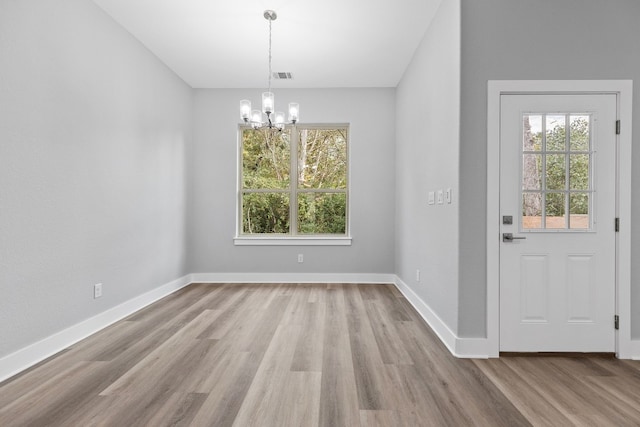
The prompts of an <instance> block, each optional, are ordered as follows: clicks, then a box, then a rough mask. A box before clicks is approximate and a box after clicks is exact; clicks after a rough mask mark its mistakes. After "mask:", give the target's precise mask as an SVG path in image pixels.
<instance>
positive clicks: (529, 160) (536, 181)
mask: <svg viewBox="0 0 640 427" xmlns="http://www.w3.org/2000/svg"><path fill="white" fill-rule="evenodd" d="M541 188H542V155H541V154H524V155H523V156H522V189H523V190H540V189H541Z"/></svg>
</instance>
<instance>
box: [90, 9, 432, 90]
mask: <svg viewBox="0 0 640 427" xmlns="http://www.w3.org/2000/svg"><path fill="white" fill-rule="evenodd" d="M440 1H441V0H322V1H319V0H225V1H222V0H94V2H95V3H96V4H98V6H100V7H101V8H102V9H104V10H105V11H106V12H107V13H108V14H110V15H111V16H112V17H113V18H114V19H115V20H116V21H117V22H118V23H120V25H122V26H123V27H124V28H125V29H127V30H128V31H129V32H130V33H131V34H133V35H134V36H135V37H136V38H137V39H139V40H140V41H141V42H142V43H143V44H144V45H145V46H146V47H147V48H148V49H149V50H151V51H152V52H153V53H154V54H155V55H156V56H158V58H160V59H161V60H162V61H163V62H164V63H165V64H167V65H168V66H169V67H170V68H171V69H172V70H174V71H175V72H176V73H177V74H178V75H179V76H180V77H182V79H184V80H185V81H186V82H187V83H188V84H189V85H191V86H192V87H194V88H256V87H265V86H266V85H267V77H268V35H269V23H268V21H267V20H266V19H265V18H264V17H263V12H264V11H265V10H266V9H273V10H275V11H276V13H277V14H278V19H276V20H275V21H273V24H272V25H273V42H272V45H273V49H272V50H273V60H272V63H273V71H288V72H291V73H292V74H293V77H294V78H293V80H288V81H276V82H275V83H274V85H273V86H274V87H278V88H285V87H291V88H301V87H302V88H318V87H395V86H396V85H397V84H398V82H399V81H400V79H401V77H402V74H403V73H404V70H405V69H406V67H407V65H408V64H409V62H410V60H411V57H412V56H413V53H414V51H415V49H416V47H417V46H418V43H419V42H420V40H421V39H422V36H423V35H424V32H425V30H426V29H427V27H428V26H429V23H430V22H431V18H432V17H433V15H434V13H435V11H436V9H437V8H438V6H439V4H440Z"/></svg>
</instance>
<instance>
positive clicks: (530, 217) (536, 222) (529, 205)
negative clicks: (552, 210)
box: [522, 193, 542, 230]
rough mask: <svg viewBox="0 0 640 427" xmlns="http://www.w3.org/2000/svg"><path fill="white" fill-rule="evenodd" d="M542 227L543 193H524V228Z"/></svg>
mask: <svg viewBox="0 0 640 427" xmlns="http://www.w3.org/2000/svg"><path fill="white" fill-rule="evenodd" d="M541 227H542V194H541V193H524V194H523V195H522V228H523V229H525V230H526V229H532V228H541Z"/></svg>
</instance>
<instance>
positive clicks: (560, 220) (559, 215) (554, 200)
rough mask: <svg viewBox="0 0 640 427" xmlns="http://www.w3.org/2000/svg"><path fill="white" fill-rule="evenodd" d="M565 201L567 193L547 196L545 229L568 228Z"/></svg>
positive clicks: (548, 194)
mask: <svg viewBox="0 0 640 427" xmlns="http://www.w3.org/2000/svg"><path fill="white" fill-rule="evenodd" d="M564 200H565V193H547V194H545V208H546V218H545V219H546V222H545V227H544V228H567V226H566V221H565V213H564V212H565V210H564Z"/></svg>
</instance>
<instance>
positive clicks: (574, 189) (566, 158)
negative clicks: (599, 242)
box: [520, 113, 594, 231]
mask: <svg viewBox="0 0 640 427" xmlns="http://www.w3.org/2000/svg"><path fill="white" fill-rule="evenodd" d="M591 126H592V117H591V115H590V114H586V113H560V114H559V113H525V114H523V115H522V164H521V176H522V197H521V200H522V216H521V222H520V226H521V227H520V228H521V230H522V231H535V230H539V231H551V230H555V231H572V230H581V231H585V230H591V229H592V228H593V218H592V216H593V215H592V206H593V194H594V193H593V185H592V175H593V160H594V159H593V151H592V149H591V147H592V141H591V134H592V132H591Z"/></svg>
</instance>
